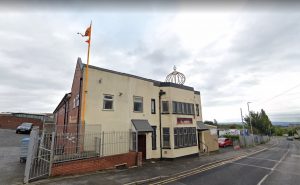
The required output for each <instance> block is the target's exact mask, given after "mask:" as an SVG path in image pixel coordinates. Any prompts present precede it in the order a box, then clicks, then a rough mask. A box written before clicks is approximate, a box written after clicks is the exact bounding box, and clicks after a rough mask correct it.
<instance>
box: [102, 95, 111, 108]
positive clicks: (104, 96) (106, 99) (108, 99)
mask: <svg viewBox="0 0 300 185" xmlns="http://www.w3.org/2000/svg"><path fill="white" fill-rule="evenodd" d="M106 96H111V99H110V98H106ZM106 101H111V102H112V105H111V109H106V108H105V102H106ZM102 110H114V95H111V94H103V105H102Z"/></svg>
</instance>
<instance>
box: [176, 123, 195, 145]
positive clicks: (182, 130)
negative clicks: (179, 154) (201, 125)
mask: <svg viewBox="0 0 300 185" xmlns="http://www.w3.org/2000/svg"><path fill="white" fill-rule="evenodd" d="M174 145H175V148H182V147H190V146H196V145H197V136H196V128H195V127H177V128H174Z"/></svg>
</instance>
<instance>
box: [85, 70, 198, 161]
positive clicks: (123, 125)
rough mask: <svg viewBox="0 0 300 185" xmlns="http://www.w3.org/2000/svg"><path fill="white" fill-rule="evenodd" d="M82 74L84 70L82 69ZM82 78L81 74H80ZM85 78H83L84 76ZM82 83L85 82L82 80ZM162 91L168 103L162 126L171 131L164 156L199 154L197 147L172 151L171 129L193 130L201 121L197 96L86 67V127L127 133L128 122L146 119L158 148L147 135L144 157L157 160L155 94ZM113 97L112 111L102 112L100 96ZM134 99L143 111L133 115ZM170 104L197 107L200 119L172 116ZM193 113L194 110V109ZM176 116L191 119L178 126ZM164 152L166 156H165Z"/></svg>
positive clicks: (129, 124)
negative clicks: (190, 122) (191, 120)
mask: <svg viewBox="0 0 300 185" xmlns="http://www.w3.org/2000/svg"><path fill="white" fill-rule="evenodd" d="M83 73H85V68H84V69H83ZM83 76H84V75H83ZM83 78H84V77H83ZM83 82H85V79H83ZM160 89H162V90H163V91H165V92H166V95H163V96H162V101H164V100H166V101H169V111H170V114H162V117H161V118H162V127H169V128H170V144H171V149H163V157H165V158H174V157H180V156H184V155H190V154H193V153H197V152H198V147H196V146H195V147H186V148H180V149H174V133H173V132H174V127H196V121H202V108H201V99H200V95H197V94H194V91H192V90H184V89H179V88H175V87H157V86H154V85H153V82H151V81H145V80H141V79H137V78H134V77H129V76H125V75H119V74H115V73H111V72H106V71H102V70H98V69H94V68H89V82H88V93H87V99H86V116H85V118H86V119H85V120H86V125H93V124H99V125H101V127H99V131H100V130H101V131H104V132H108V131H128V130H129V129H132V127H133V126H132V124H131V119H146V120H148V121H149V123H150V125H152V126H157V130H156V136H157V137H156V143H157V149H156V150H152V138H151V135H152V134H151V133H147V134H146V148H147V154H146V158H147V159H150V158H159V157H160V131H159V129H160V128H159V114H158V112H159V102H158V100H159V99H158V93H159V90H160ZM104 94H109V95H113V96H114V99H113V100H114V102H113V110H103V96H104ZM133 96H141V97H143V112H142V113H136V112H133ZM151 99H155V103H156V104H155V106H156V114H151ZM172 101H179V102H185V103H193V104H199V109H200V110H199V112H200V115H199V116H195V117H194V116H193V115H177V114H172ZM195 111H196V108H195ZM177 117H184V118H193V124H191V125H177ZM165 152H166V153H165Z"/></svg>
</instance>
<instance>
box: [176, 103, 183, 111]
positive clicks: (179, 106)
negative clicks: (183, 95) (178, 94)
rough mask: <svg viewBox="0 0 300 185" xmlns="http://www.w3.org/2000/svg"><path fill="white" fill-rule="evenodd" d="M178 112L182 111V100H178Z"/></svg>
mask: <svg viewBox="0 0 300 185" xmlns="http://www.w3.org/2000/svg"><path fill="white" fill-rule="evenodd" d="M177 113H179V114H181V113H182V105H181V103H180V102H177Z"/></svg>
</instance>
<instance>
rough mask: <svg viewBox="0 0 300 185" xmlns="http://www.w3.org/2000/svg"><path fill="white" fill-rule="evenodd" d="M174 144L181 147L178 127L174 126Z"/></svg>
mask: <svg viewBox="0 0 300 185" xmlns="http://www.w3.org/2000/svg"><path fill="white" fill-rule="evenodd" d="M174 145H175V148H179V138H178V128H174Z"/></svg>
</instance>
